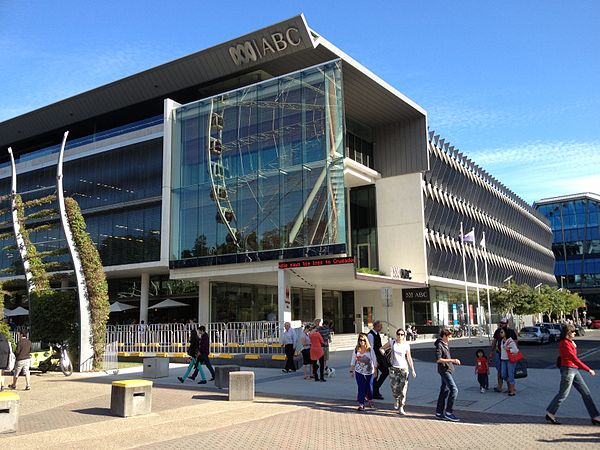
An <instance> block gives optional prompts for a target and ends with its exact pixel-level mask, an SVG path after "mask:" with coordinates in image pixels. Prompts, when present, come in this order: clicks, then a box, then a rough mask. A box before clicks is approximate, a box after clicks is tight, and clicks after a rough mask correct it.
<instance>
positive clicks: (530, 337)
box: [519, 326, 550, 344]
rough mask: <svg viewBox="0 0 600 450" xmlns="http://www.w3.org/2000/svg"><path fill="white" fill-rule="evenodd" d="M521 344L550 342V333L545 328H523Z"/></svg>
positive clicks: (520, 333) (520, 332)
mask: <svg viewBox="0 0 600 450" xmlns="http://www.w3.org/2000/svg"><path fill="white" fill-rule="evenodd" d="M519 342H521V343H523V342H534V343H537V344H544V343H545V342H550V331H548V328H546V327H544V326H536V327H523V328H521V331H519Z"/></svg>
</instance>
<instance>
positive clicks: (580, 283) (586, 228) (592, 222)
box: [534, 192, 600, 318]
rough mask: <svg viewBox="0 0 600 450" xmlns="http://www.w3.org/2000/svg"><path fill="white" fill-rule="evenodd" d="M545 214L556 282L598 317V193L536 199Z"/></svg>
mask: <svg viewBox="0 0 600 450" xmlns="http://www.w3.org/2000/svg"><path fill="white" fill-rule="evenodd" d="M534 206H535V207H536V208H537V210H538V211H539V212H540V213H542V214H543V215H544V216H546V217H547V218H548V220H549V221H550V226H551V227H552V233H553V237H554V241H553V243H552V250H553V251H554V255H555V256H556V265H555V266H554V274H555V275H556V282H557V284H558V285H559V286H561V287H565V288H567V289H569V290H570V291H573V292H577V293H579V294H580V295H581V296H582V297H583V298H585V301H586V304H587V307H588V314H589V315H590V316H593V317H595V318H599V317H600V196H599V195H598V194H593V193H589V192H587V193H582V194H573V195H563V196H559V197H552V198H545V199H543V200H539V201H537V202H536V203H535V204H534Z"/></svg>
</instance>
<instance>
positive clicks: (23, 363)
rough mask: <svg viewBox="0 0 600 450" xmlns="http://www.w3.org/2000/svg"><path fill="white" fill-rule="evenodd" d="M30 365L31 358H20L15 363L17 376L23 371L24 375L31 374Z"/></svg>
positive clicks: (15, 374)
mask: <svg viewBox="0 0 600 450" xmlns="http://www.w3.org/2000/svg"><path fill="white" fill-rule="evenodd" d="M29 367H31V359H19V360H18V361H17V362H16V363H15V370H14V372H13V374H14V376H15V378H18V377H19V375H20V374H21V372H23V375H25V376H26V377H28V376H29Z"/></svg>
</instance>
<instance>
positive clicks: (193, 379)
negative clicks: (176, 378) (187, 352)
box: [188, 376, 196, 381]
mask: <svg viewBox="0 0 600 450" xmlns="http://www.w3.org/2000/svg"><path fill="white" fill-rule="evenodd" d="M188 380H192V381H195V380H196V377H192V376H189V377H188Z"/></svg>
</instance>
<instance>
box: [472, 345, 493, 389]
mask: <svg viewBox="0 0 600 450" xmlns="http://www.w3.org/2000/svg"><path fill="white" fill-rule="evenodd" d="M475 373H476V374H477V382H478V383H479V388H480V389H479V391H480V392H481V393H482V394H483V393H485V391H487V390H488V388H489V380H488V375H489V373H490V366H489V364H488V359H487V358H486V356H485V352H484V351H483V350H482V349H479V350H477V353H476V354H475Z"/></svg>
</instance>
